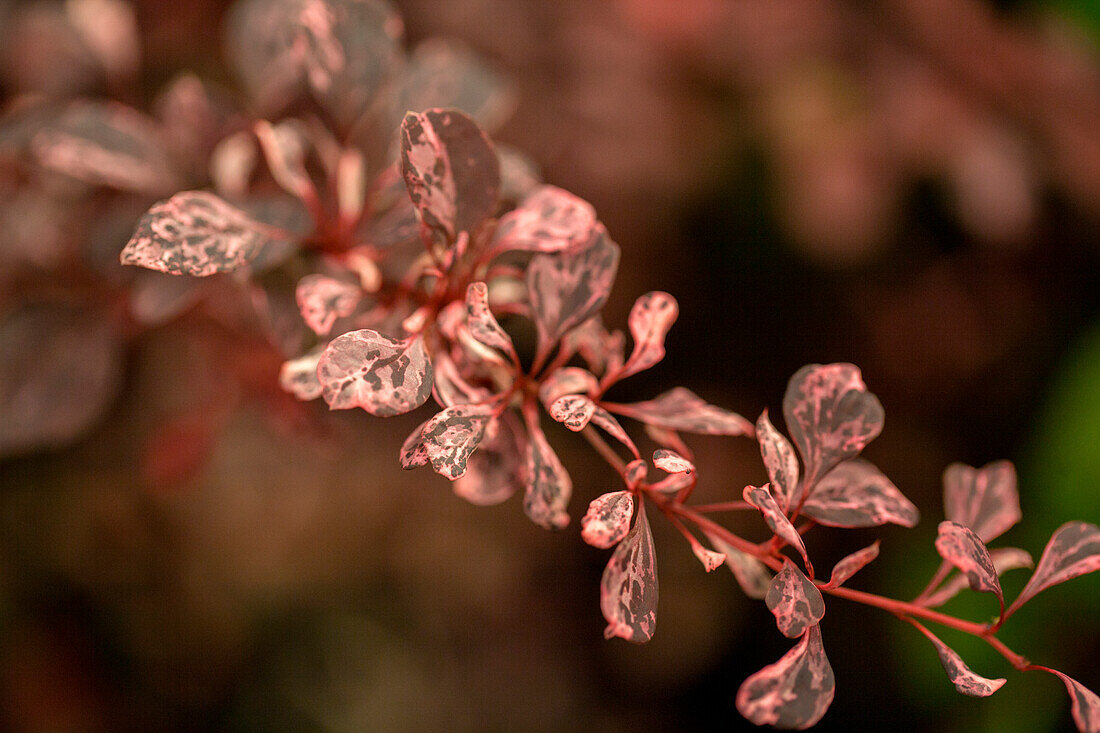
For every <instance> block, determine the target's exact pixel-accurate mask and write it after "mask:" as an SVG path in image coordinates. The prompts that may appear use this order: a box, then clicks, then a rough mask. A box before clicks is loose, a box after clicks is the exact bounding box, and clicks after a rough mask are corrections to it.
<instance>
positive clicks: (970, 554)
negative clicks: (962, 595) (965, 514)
mask: <svg viewBox="0 0 1100 733" xmlns="http://www.w3.org/2000/svg"><path fill="white" fill-rule="evenodd" d="M936 550H937V551H938V552H939V553H940V555H941V556H943V559H944V560H947V561H948V562H949V563H951V564H952V565H954V566H955V567H957V568H958V569H959V570H961V571H962V572H963V573H964V574H965V575H966V580H967V582H968V583H970V587H971V588H973V589H974V590H976V591H979V592H981V593H993V594H994V595H996V596H997V598H998V600H1000V601H1001V602H1002V603H1003V602H1004V593H1003V592H1002V591H1001V581H1000V580H999V579H998V578H997V569H996V568H995V567H994V566H993V558H991V557H990V556H989V550H987V549H986V547H985V543H983V542H982V541H981V539H980V538H979V537H978V535H976V534H974V531H973V530H971V529H969V528H967V527H964V526H962V525H961V524H958V523H957V522H952V521H947V520H945V521H943V522H940V526H939V536H938V537H936Z"/></svg>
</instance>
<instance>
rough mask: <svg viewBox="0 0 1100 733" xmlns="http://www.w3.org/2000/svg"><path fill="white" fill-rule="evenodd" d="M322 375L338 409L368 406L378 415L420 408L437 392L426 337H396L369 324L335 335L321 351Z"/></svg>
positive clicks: (330, 399) (330, 402)
mask: <svg viewBox="0 0 1100 733" xmlns="http://www.w3.org/2000/svg"><path fill="white" fill-rule="evenodd" d="M317 378H318V380H320V382H321V387H322V389H323V392H322V396H323V397H324V398H325V402H327V403H328V405H329V407H331V408H332V409H334V410H347V409H350V408H352V407H362V408H363V409H364V410H366V411H367V412H369V413H370V414H372V415H377V416H378V417H390V416H392V415H400V414H402V413H405V412H409V411H411V410H415V409H416V408H417V407H420V406H421V405H422V404H424V402H425V401H426V400H427V399H428V397H429V396H430V395H431V393H432V363H431V362H430V361H429V360H428V352H427V350H426V349H425V348H424V339H423V338H421V337H420V336H415V337H413V338H409V339H395V338H391V337H389V336H386V335H383V334H381V333H378V332H377V331H372V330H371V329H369V328H364V329H361V330H358V331H349V332H348V333H345V334H343V335H341V336H338V337H336V338H335V339H333V340H332V341H331V342H330V343H329V345H328V346H327V347H325V351H324V353H323V354H322V355H321V360H320V362H319V363H318V365H317Z"/></svg>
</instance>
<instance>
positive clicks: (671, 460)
mask: <svg viewBox="0 0 1100 733" xmlns="http://www.w3.org/2000/svg"><path fill="white" fill-rule="evenodd" d="M653 465H654V466H656V467H657V468H659V469H661V470H662V471H665V472H667V473H687V472H689V471H694V470H695V464H694V463H692V462H691V461H689V460H688V459H686V458H684V457H683V456H681V455H680V454H679V453H677V452H676V451H671V450H668V449H666V448H658V449H657V450H655V451H653Z"/></svg>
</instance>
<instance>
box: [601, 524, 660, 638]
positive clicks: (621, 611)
mask: <svg viewBox="0 0 1100 733" xmlns="http://www.w3.org/2000/svg"><path fill="white" fill-rule="evenodd" d="M600 610H601V611H603V616H604V618H605V619H607V629H605V630H604V632H603V635H604V636H605V637H606V638H608V639H610V638H611V637H613V636H618V637H621V638H623V639H626V640H627V641H631V642H634V643H635V644H643V643H645V642H647V641H649V640H650V639H651V638H653V632H654V630H655V628H656V626H657V558H656V556H655V555H654V552H653V533H652V532H651V531H650V529H649V520H648V519H646V515H645V504H640V505H639V506H638V518H637V519H636V520H635V521H634V528H633V529H631V530H630V532H629V533H628V534H627V535H626V537H624V538H623V541H622V542H620V543H619V546H618V547H616V548H615V552H614V553H613V554H612V555H611V559H610V560H609V561H608V563H607V567H606V568H605V569H604V571H603V579H602V580H601V581H600Z"/></svg>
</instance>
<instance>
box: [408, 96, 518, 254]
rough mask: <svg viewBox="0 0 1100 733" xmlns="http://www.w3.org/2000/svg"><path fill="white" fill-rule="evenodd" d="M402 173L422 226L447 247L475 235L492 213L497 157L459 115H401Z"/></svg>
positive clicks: (442, 112) (471, 124)
mask: <svg viewBox="0 0 1100 733" xmlns="http://www.w3.org/2000/svg"><path fill="white" fill-rule="evenodd" d="M401 170H402V172H403V174H404V176H405V186H406V187H407V188H408V191H409V198H411V199H412V202H413V205H414V206H415V207H416V211H417V214H418V215H419V216H420V219H421V221H423V222H424V224H425V225H426V226H427V227H428V228H430V229H432V230H434V231H436V232H438V233H440V234H441V235H442V238H443V239H444V240H445V241H447V242H453V241H455V238H456V237H457V236H458V234H459V232H471V231H473V230H474V229H476V228H477V225H478V224H480V223H481V222H482V221H483V220H484V219H486V218H487V217H489V216H491V215H492V214H493V212H494V211H495V209H496V206H497V195H498V193H499V191H500V168H499V163H498V161H497V157H496V153H494V152H493V147H492V144H490V142H489V139H488V138H487V137H486V136H485V133H484V132H482V131H481V129H480V128H479V127H478V126H477V124H476V123H475V122H474V121H473V120H471V119H470V118H469V117H467V116H466V115H465V114H463V113H462V112H459V111H458V110H445V109H430V110H427V111H426V112H423V113H416V112H409V113H408V114H406V115H405V120H404V122H402V123H401Z"/></svg>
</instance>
